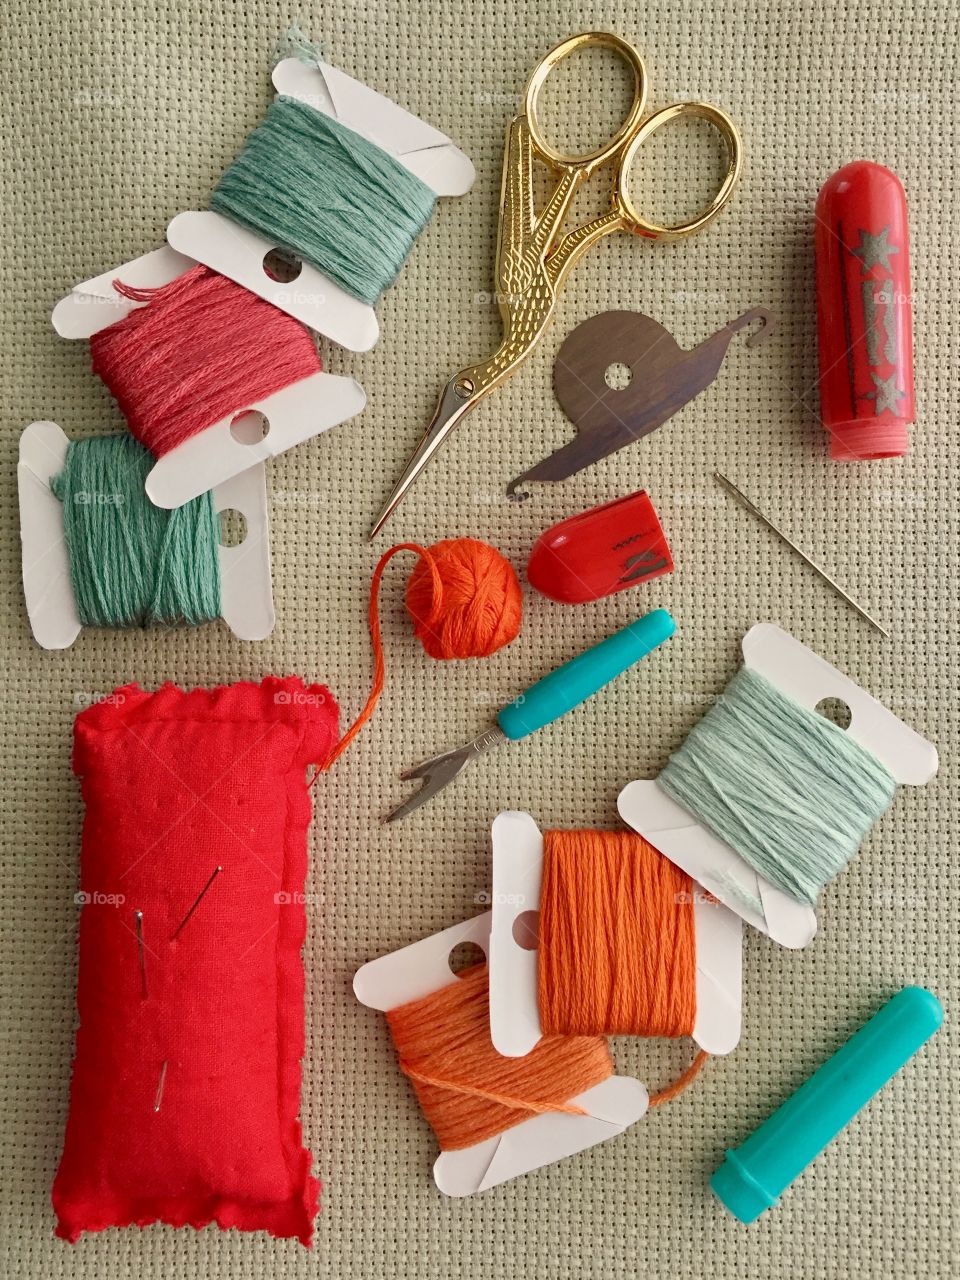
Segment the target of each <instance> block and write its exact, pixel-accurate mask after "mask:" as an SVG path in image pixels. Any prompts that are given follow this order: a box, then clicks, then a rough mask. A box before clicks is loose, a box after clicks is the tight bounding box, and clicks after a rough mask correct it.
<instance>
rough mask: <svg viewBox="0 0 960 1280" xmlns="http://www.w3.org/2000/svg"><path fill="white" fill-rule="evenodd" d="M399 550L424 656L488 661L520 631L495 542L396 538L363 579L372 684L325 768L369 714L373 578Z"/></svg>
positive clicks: (376, 590) (377, 680)
mask: <svg viewBox="0 0 960 1280" xmlns="http://www.w3.org/2000/svg"><path fill="white" fill-rule="evenodd" d="M400 551H412V552H413V553H414V554H415V555H416V556H418V557H419V560H418V563H417V566H416V568H415V569H414V571H413V573H412V574H411V575H410V579H409V581H408V582H407V592H406V605H407V612H408V613H409V614H410V616H411V618H412V619H413V623H414V634H415V635H416V637H417V639H418V640H419V641H420V643H421V644H422V645H423V647H424V649H425V650H426V651H427V653H428V654H429V655H430V657H431V658H439V659H449V658H488V657H490V655H491V654H493V653H496V652H497V650H498V649H502V648H503V647H504V645H508V644H509V643H510V641H511V640H515V639H516V638H517V636H518V635H519V633H520V620H521V615H522V612H523V596H522V592H521V590H520V582H519V580H518V578H517V575H516V571H515V570H514V568H513V566H512V565H511V563H510V561H509V560H507V559H506V557H505V556H502V555H501V554H500V552H499V551H498V550H497V549H496V547H491V546H489V545H488V544H487V543H486V542H478V541H477V540H476V539H475V538H452V539H448V540H447V541H445V542H436V543H434V545H433V546H432V547H430V548H426V547H421V546H420V545H419V543H416V542H400V543H398V544H397V545H396V546H395V547H391V548H390V550H389V551H385V552H384V553H383V555H382V556H381V557H380V559H379V560H378V561H377V567H376V568H375V569H374V571H373V580H372V582H371V584H370V607H369V615H368V616H369V623H370V641H371V644H372V646H373V683H372V687H371V689H370V696H369V697H368V698H367V701H366V705H365V706H364V708H363V710H362V711H361V712H360V714H359V715H358V716H357V718H356V720H355V721H354V722H353V724H352V725H351V726H350V728H349V729H348V730H347V732H346V733H345V734H344V735H343V737H342V738H341V740H340V742H339V743H338V744H337V746H336V748H335V749H334V751H333V754H332V755H331V756H330V758H329V759H328V760H327V761H326V762H325V763H324V765H323V766H322V767H323V768H324V769H329V768H330V766H331V765H332V764H333V762H334V761H335V760H337V759H339V757H340V756H341V755H342V754H343V753H344V751H346V749H347V747H348V746H349V745H350V743H351V742H352V741H353V739H354V738H355V737H356V736H357V734H358V733H359V732H360V730H361V729H362V728H363V726H364V725H365V724H366V723H367V721H368V720H369V719H370V717H371V716H372V715H373V713H374V710H375V708H376V705H377V703H378V702H379V700H380V695H381V693H382V692H383V682H384V676H385V668H384V661H383V640H382V638H381V635H380V581H381V579H382V578H383V574H384V570H385V569H386V567H387V565H388V564H389V563H390V561H391V560H392V559H393V557H394V556H395V555H397V554H398V552H400Z"/></svg>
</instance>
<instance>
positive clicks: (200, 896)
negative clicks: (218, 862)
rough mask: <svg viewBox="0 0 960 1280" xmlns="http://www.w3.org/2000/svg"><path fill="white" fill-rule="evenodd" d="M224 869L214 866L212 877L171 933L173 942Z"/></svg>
mask: <svg viewBox="0 0 960 1280" xmlns="http://www.w3.org/2000/svg"><path fill="white" fill-rule="evenodd" d="M222 870H223V867H214V868H213V870H212V871H211V872H210V879H209V880H208V881H207V883H206V884H205V885H204V886H203V888H202V889H201V890H200V892H199V893H198V894H197V896H196V897H195V898H194V900H193V906H192V907H191V908H190V910H189V911H188V912H187V914H186V915H185V916H184V917H183V919H182V920H181V921H180V923H179V924H178V925H177V927H176V929H174V931H173V934H172V935H171V938H170V941H171V942H176V940H177V938H178V937H179V936H180V930H181V929H182V928H183V926H184V925H185V924H186V923H187V921H188V920H189V919H190V917H191V916H192V915H193V913H194V912H195V911H196V909H197V907H199V905H200V903H201V901H202V899H203V895H204V894H205V893H206V892H207V890H208V889H209V888H210V886H211V885H212V884H213V882H214V880H216V878H217V876H218V875H219V874H220V872H221V871H222Z"/></svg>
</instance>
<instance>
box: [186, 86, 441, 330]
mask: <svg viewBox="0 0 960 1280" xmlns="http://www.w3.org/2000/svg"><path fill="white" fill-rule="evenodd" d="M435 203H436V196H435V195H434V193H433V191H431V189H430V188H429V187H428V186H427V185H426V183H423V182H421V181H420V179H419V178H417V177H416V176H415V175H414V174H412V173H411V172H410V170H409V169H407V168H405V167H404V165H402V164H400V163H399V161H397V160H395V159H394V158H393V156H391V155H390V154H389V153H388V152H386V151H384V150H383V149H382V148H380V147H378V146H376V145H375V144H374V143H372V142H369V141H368V140H367V139H366V138H364V137H363V136H362V135H361V134H359V133H356V132H354V130H353V129H349V128H347V126H346V125H343V124H340V122H339V121H337V120H334V119H332V118H331V117H330V116H328V115H327V114H326V113H325V112H323V111H317V110H315V109H314V108H313V107H311V106H308V105H307V103H305V102H300V101H298V100H297V99H296V98H290V97H280V98H276V99H275V100H274V101H273V102H272V103H271V105H270V107H269V109H268V110H267V114H266V116H265V117H264V120H263V123H262V124H261V125H260V126H259V127H258V128H256V129H255V130H254V131H253V133H252V134H251V135H250V137H249V138H248V139H247V143H246V146H245V147H244V149H243V151H242V152H241V154H240V156H239V157H238V158H237V159H236V160H235V161H234V163H233V164H232V165H231V166H230V168H229V169H228V170H227V171H226V173H225V174H224V175H223V177H222V178H221V179H220V183H219V185H218V186H217V189H216V190H215V191H214V193H213V196H212V198H211V200H210V207H211V208H212V209H214V210H216V212H217V213H220V214H223V216H224V217H226V218H229V219H230V220H231V221H232V222H237V223H239V224H240V225H241V226H243V227H246V228H247V230H249V231H252V232H253V233H254V234H255V235H258V236H260V237H261V238H262V239H264V240H267V241H269V242H270V244H272V245H275V246H276V247H277V248H280V249H286V250H287V251H289V252H292V253H294V254H296V256H297V257H298V258H302V259H303V260H304V261H305V262H309V263H310V264H311V266H314V267H316V268H317V270H318V271H322V272H323V274H324V275H326V276H329V277H330V279H331V280H334V281H335V282H336V283H337V284H338V285H340V287H341V288H342V289H345V290H346V291H347V293H349V294H351V295H352V296H353V297H355V298H359V299H361V301H363V302H367V303H370V304H371V305H372V304H373V303H374V302H376V301H377V299H378V298H379V296H380V294H381V293H383V291H384V289H386V288H387V286H388V285H390V284H392V283H393V281H394V280H395V279H396V276H397V273H398V272H399V270H400V268H401V267H402V266H403V263H404V261H405V259H406V257H407V255H408V254H409V252H410V250H411V249H412V248H413V244H414V241H415V240H416V238H417V236H418V235H419V234H420V232H421V231H422V230H423V228H424V227H425V226H426V225H427V223H428V222H429V220H430V215H431V214H432V213H433V207H434V205H435Z"/></svg>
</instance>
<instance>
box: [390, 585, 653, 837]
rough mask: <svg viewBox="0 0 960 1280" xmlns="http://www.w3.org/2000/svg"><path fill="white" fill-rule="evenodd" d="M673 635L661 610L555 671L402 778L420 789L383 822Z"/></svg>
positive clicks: (402, 814) (566, 707)
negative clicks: (463, 740) (462, 741)
mask: <svg viewBox="0 0 960 1280" xmlns="http://www.w3.org/2000/svg"><path fill="white" fill-rule="evenodd" d="M675 630H676V624H675V623H674V621H673V618H671V616H670V614H669V613H667V611H666V609H654V610H652V611H651V612H650V613H647V614H644V616H643V617H642V618H639V619H638V620H637V621H636V622H631V623H629V624H628V625H627V626H626V627H623V628H622V629H621V630H620V631H615V632H614V633H613V635H612V636H607V638H606V639H605V640H601V641H600V642H599V644H595V645H593V646H592V647H591V648H589V649H586V650H585V651H584V652H583V653H580V654H578V655H577V656H576V657H575V658H571V660H570V661H569V662H565V663H564V664H563V666H561V667H557V669H556V670H555V671H551V672H550V674H549V675H546V676H544V677H543V678H542V679H540V680H538V681H537V682H536V684H532V685H531V686H530V688H529V689H527V691H526V692H525V693H521V694H520V696H519V697H518V698H515V699H514V701H513V702H511V703H510V705H509V706H506V707H504V708H503V710H502V711H501V712H500V714H499V715H498V716H497V723H496V724H495V725H493V726H492V727H491V728H489V729H486V730H484V732H483V733H481V734H480V735H479V737H476V738H474V739H473V741H472V742H468V743H467V744H466V746H463V747H458V748H457V749H456V750H454V751H445V752H443V753H442V754H441V755H438V756H433V757H432V758H431V759H430V760H425V761H424V762H423V763H422V764H420V765H417V767H416V768H415V769H408V770H407V771H406V772H405V773H402V774H401V775H400V778H401V781H403V782H413V781H417V780H420V781H422V783H423V785H422V786H421V788H420V790H419V791H415V792H414V793H413V795H412V796H409V797H408V798H407V799H406V800H404V801H403V803H402V804H400V805H398V806H397V808H396V809H394V810H393V812H392V813H390V814H389V815H388V816H387V817H386V818H385V819H384V821H386V822H398V821H399V820H400V819H401V818H405V817H406V816H407V814H408V813H412V812H413V811H414V809H419V808H420V806H421V805H422V804H425V803H426V801H428V800H432V799H433V797H434V796H435V795H436V794H437V792H438V791H442V790H443V788H444V787H445V786H446V785H447V784H448V783H450V782H452V781H453V780H454V778H456V777H458V776H459V775H460V774H461V773H463V771H464V769H466V768H467V766H468V765H469V764H471V763H472V762H473V761H474V760H476V758H477V756H480V755H483V753H484V752H485V751H489V750H490V748H491V747H499V746H501V745H502V744H503V743H504V742H517V741H519V739H520V738H525V737H527V735H528V734H531V733H535V732H536V731H537V729H542V728H544V726H545V725H548V724H552V723H553V721H554V720H559V719H560V717H561V716H564V715H566V713H567V712H568V711H572V710H573V708H574V707H577V706H579V705H580V703H581V702H586V700H587V699H588V698H590V697H592V696H593V694H595V693H597V692H598V691H599V690H600V689H602V688H603V686H604V685H606V684H609V683H610V681H611V680H615V679H616V678H617V676H619V675H622V674H623V672H624V671H626V670H627V668H628V667H632V666H633V664H634V663H635V662H639V661H640V659H641V658H645V657H646V656H647V654H648V653H650V652H651V651H652V650H653V649H656V648H657V646H658V645H661V644H663V642H664V641H665V640H669V639H670V637H671V636H672V635H673V633H674V631H675Z"/></svg>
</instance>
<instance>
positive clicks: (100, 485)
mask: <svg viewBox="0 0 960 1280" xmlns="http://www.w3.org/2000/svg"><path fill="white" fill-rule="evenodd" d="M153 463H154V458H153V455H152V454H150V453H149V452H148V450H146V449H145V448H144V447H143V445H141V444H138V443H137V441H136V440H134V439H133V438H132V437H131V436H129V435H116V436H97V437H94V438H92V439H89V440H74V441H72V442H71V444H70V446H69V448H68V450H67V457H66V461H65V463H64V467H63V470H62V471H61V472H60V473H59V475H57V476H55V477H54V478H53V480H52V481H51V484H50V487H51V489H52V491H53V493H54V494H55V496H56V497H58V498H59V499H60V501H61V502H62V504H63V528H64V538H65V541H66V544H67V550H68V554H69V558H70V577H71V581H72V583H73V594H74V598H75V600H76V603H77V612H78V614H79V615H80V621H81V622H82V623H84V625H86V626H91V627H136V626H149V625H150V624H151V623H163V624H167V625H170V624H173V623H177V622H187V623H189V624H190V625H191V626H198V625H199V624H200V623H203V622H210V621H212V620H213V619H214V618H218V617H219V616H220V610H221V585H220V551H219V546H220V521H219V516H218V515H217V512H216V511H215V510H214V507H213V498H212V496H211V495H210V494H209V493H205V494H203V495H202V496H201V497H199V498H194V499H193V500H192V501H191V502H188V503H186V504H185V505H184V506H182V507H177V508H175V509H174V510H172V511H168V510H165V509H163V508H161V507H156V506H154V505H153V503H152V502H151V501H150V499H149V498H148V497H147V495H146V491H145V489H144V485H145V483H146V479H147V472H148V471H149V470H150V468H151V467H152V466H153Z"/></svg>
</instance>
